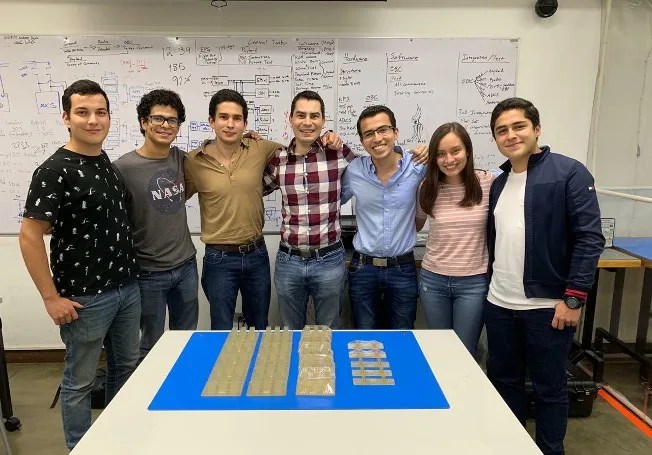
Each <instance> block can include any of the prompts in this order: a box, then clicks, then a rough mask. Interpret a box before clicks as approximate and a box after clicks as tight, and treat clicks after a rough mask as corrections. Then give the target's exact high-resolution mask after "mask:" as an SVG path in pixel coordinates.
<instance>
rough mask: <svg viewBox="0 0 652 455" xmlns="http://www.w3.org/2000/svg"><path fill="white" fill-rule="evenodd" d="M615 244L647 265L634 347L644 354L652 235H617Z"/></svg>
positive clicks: (651, 289)
mask: <svg viewBox="0 0 652 455" xmlns="http://www.w3.org/2000/svg"><path fill="white" fill-rule="evenodd" d="M613 244H614V246H615V247H616V248H618V249H619V250H621V251H623V252H625V253H627V254H631V255H632V256H636V257H637V258H640V259H641V265H642V266H643V267H645V273H644V275H643V289H642V290H641V305H640V307H639V313H638V328H637V330H636V345H635V347H634V350H635V351H636V352H637V353H639V354H642V355H644V354H645V347H646V343H647V329H648V325H649V323H650V307H651V306H652V237H617V238H615V239H614V241H613Z"/></svg>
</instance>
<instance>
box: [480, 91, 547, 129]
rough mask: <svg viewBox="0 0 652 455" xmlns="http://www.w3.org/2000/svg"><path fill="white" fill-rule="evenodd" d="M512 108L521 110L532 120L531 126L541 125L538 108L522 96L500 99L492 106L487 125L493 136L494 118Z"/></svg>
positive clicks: (496, 118)
mask: <svg viewBox="0 0 652 455" xmlns="http://www.w3.org/2000/svg"><path fill="white" fill-rule="evenodd" d="M512 109H519V110H521V111H523V115H524V116H525V118H526V119H528V120H529V121H531V122H532V128H536V127H537V126H540V125H541V120H540V119H539V110H538V109H537V108H536V107H534V104H532V103H531V102H530V101H528V100H525V99H523V98H516V97H514V98H507V99H506V100H502V101H501V102H500V103H498V104H496V107H494V110H493V112H492V113H491V121H490V122H489V126H490V127H491V134H492V135H493V137H494V138H495V137H496V133H495V132H494V126H496V120H498V117H500V115H501V114H502V113H503V112H505V111H511V110H512Z"/></svg>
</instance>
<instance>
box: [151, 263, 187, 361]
mask: <svg viewBox="0 0 652 455" xmlns="http://www.w3.org/2000/svg"><path fill="white" fill-rule="evenodd" d="M138 285H139V286H140V298H141V305H142V306H141V315H140V330H141V337H140V358H141V360H142V359H144V358H145V356H146V355H147V354H148V353H149V351H150V349H152V347H154V344H156V342H157V341H158V339H159V338H161V335H163V331H164V330H165V309H166V308H167V309H168V311H169V312H170V319H169V325H170V330H195V329H196V328H197V319H198V315H199V301H198V299H197V293H198V291H199V278H198V275H197V260H196V259H195V257H194V256H193V257H192V258H190V259H188V260H186V261H185V262H184V263H182V264H181V265H179V266H177V267H175V268H173V269H170V270H165V271H161V272H148V271H146V270H141V271H140V276H139V277H138Z"/></svg>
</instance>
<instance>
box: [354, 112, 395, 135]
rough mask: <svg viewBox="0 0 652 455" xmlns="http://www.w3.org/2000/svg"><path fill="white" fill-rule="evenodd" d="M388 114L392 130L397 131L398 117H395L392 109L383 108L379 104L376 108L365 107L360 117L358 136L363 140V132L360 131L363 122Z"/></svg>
mask: <svg viewBox="0 0 652 455" xmlns="http://www.w3.org/2000/svg"><path fill="white" fill-rule="evenodd" d="M383 113H384V114H387V117H389V122H390V123H391V124H392V128H394V129H396V117H395V116H394V113H393V112H392V110H391V109H390V108H388V107H387V106H383V105H381V104H377V105H375V106H369V107H365V108H364V110H363V111H362V112H361V113H360V116H359V117H358V124H357V128H358V136H360V139H362V130H361V129H360V124H361V123H362V120H364V119H366V118H369V117H375V116H376V115H378V114H383Z"/></svg>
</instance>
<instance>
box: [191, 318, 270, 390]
mask: <svg viewBox="0 0 652 455" xmlns="http://www.w3.org/2000/svg"><path fill="white" fill-rule="evenodd" d="M257 341H258V332H256V331H255V330H254V329H248V330H246V331H245V330H244V329H242V330H236V329H233V330H231V333H229V336H228V337H227V338H226V341H225V342H224V345H223V346H222V350H221V351H220V354H219V355H218V356H217V360H216V361H215V365H214V366H213V370H212V371H211V374H210V375H209V376H208V380H207V381H206V385H205V386H204V390H203V391H202V396H205V397H206V396H208V397H210V396H240V395H242V390H243V388H244V382H245V379H246V377H247V372H248V371H249V365H250V364H251V358H252V357H253V353H254V348H255V347H256V342H257Z"/></svg>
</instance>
